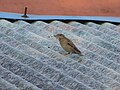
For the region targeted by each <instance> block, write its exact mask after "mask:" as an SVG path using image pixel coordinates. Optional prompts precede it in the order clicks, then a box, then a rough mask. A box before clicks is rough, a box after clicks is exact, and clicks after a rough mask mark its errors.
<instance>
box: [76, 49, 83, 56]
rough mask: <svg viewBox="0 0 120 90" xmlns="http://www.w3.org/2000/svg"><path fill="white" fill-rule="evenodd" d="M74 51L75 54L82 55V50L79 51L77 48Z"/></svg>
mask: <svg viewBox="0 0 120 90" xmlns="http://www.w3.org/2000/svg"><path fill="white" fill-rule="evenodd" d="M75 53H76V54H79V55H80V56H84V55H83V54H82V52H81V51H79V50H77V51H76V52H75Z"/></svg>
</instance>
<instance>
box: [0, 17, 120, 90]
mask: <svg viewBox="0 0 120 90" xmlns="http://www.w3.org/2000/svg"><path fill="white" fill-rule="evenodd" d="M57 33H63V34H64V35H66V36H67V37H68V38H70V39H71V40H72V41H73V42H74V43H75V44H76V46H77V47H78V48H79V49H80V50H81V51H82V52H83V54H84V57H83V58H82V61H81V62H78V59H79V56H78V55H74V54H73V55H71V56H64V55H63V54H64V53H65V51H64V50H63V49H62V48H61V46H60V45H59V43H58V40H56V39H55V38H54V37H53V35H54V34H57ZM0 90H120V26H119V25H114V24H112V23H103V24H96V23H93V22H88V23H86V24H82V23H80V22H76V21H71V22H69V23H64V22H61V21H52V22H50V23H46V22H44V21H36V22H34V23H27V22H25V21H22V20H18V21H16V22H14V23H11V22H9V21H7V20H4V19H1V20H0Z"/></svg>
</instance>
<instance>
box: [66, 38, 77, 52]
mask: <svg viewBox="0 0 120 90" xmlns="http://www.w3.org/2000/svg"><path fill="white" fill-rule="evenodd" d="M67 44H68V45H69V46H71V48H73V49H74V50H76V51H78V52H79V50H78V49H77V47H76V46H75V45H74V44H73V42H72V41H70V40H68V42H67Z"/></svg>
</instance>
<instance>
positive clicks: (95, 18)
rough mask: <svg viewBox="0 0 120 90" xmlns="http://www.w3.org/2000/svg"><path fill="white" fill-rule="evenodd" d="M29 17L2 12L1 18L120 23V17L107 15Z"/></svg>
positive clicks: (0, 13) (30, 15) (31, 15)
mask: <svg viewBox="0 0 120 90" xmlns="http://www.w3.org/2000/svg"><path fill="white" fill-rule="evenodd" d="M27 15H28V16H29V18H24V17H21V16H23V14H18V13H10V12H0V18H1V19H13V20H90V21H108V22H115V23H120V17H112V16H110V17H107V16H61V15H60V16H58V15H33V14H27Z"/></svg>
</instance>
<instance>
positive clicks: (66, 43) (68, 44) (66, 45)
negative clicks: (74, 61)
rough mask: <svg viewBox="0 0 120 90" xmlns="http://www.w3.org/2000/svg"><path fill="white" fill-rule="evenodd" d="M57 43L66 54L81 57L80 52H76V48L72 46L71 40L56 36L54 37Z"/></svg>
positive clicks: (59, 35) (60, 35) (61, 35)
mask: <svg viewBox="0 0 120 90" xmlns="http://www.w3.org/2000/svg"><path fill="white" fill-rule="evenodd" d="M54 37H56V38H57V39H58V40H59V42H60V45H61V46H62V48H63V49H64V50H65V51H67V52H68V54H73V53H74V54H79V55H80V56H83V55H82V53H81V51H80V50H78V48H77V47H76V46H75V45H74V44H73V42H72V41H71V40H69V39H68V38H67V37H65V36H64V35H63V34H57V35H54Z"/></svg>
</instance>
